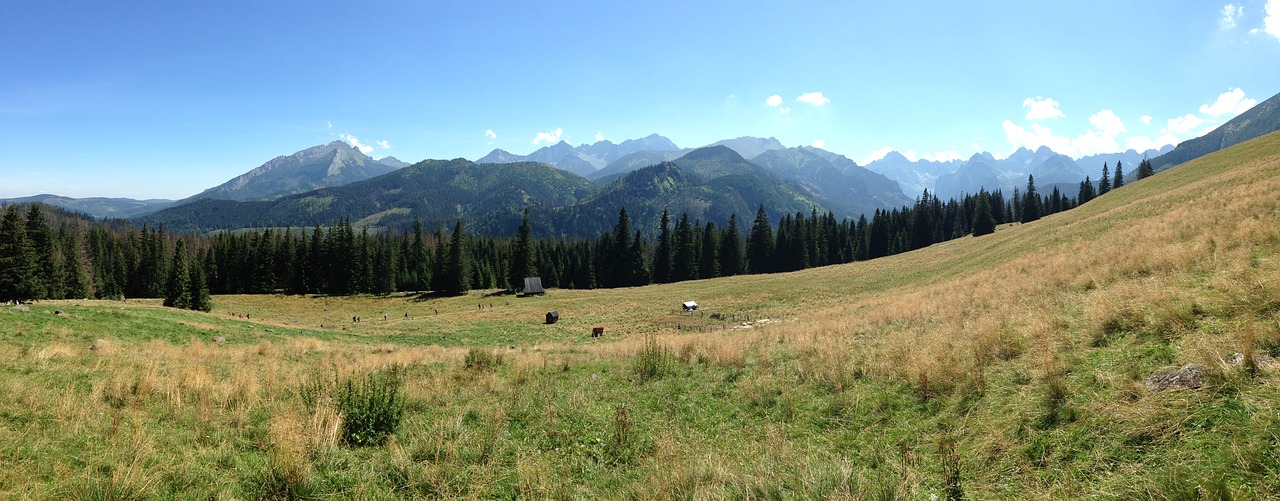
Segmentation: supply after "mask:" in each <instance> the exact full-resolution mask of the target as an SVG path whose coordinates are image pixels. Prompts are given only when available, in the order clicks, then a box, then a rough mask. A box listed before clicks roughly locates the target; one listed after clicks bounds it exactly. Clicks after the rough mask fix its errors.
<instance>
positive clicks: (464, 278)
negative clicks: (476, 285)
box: [445, 220, 471, 295]
mask: <svg viewBox="0 0 1280 501" xmlns="http://www.w3.org/2000/svg"><path fill="white" fill-rule="evenodd" d="M466 245H467V235H466V233H465V230H464V229H463V227H462V221H461V220H459V221H458V222H457V223H454V225H453V238H452V239H451V240H450V241H449V269H448V272H447V273H448V277H449V281H448V282H447V283H446V284H445V292H446V293H449V294H454V295H460V294H465V293H466V292H467V291H469V290H471V281H470V280H469V278H470V275H471V273H470V264H471V263H470V260H469V259H468V256H467V248H466Z"/></svg>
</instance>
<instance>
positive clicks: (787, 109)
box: [778, 106, 791, 120]
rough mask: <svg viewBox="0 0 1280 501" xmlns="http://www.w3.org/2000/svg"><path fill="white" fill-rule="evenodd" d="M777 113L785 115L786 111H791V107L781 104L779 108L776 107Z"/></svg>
mask: <svg viewBox="0 0 1280 501" xmlns="http://www.w3.org/2000/svg"><path fill="white" fill-rule="evenodd" d="M778 113H781V114H783V115H786V114H788V113H791V107H790V106H783V107H781V108H778ZM788 120H790V119H788Z"/></svg>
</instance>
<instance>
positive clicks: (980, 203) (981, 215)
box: [973, 190, 996, 237]
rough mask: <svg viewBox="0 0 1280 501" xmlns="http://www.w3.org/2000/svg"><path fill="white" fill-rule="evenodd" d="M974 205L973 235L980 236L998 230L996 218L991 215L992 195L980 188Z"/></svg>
mask: <svg viewBox="0 0 1280 501" xmlns="http://www.w3.org/2000/svg"><path fill="white" fill-rule="evenodd" d="M977 199H978V200H977V202H975V203H974V205H973V236H975V237H980V236H982V235H989V234H992V233H995V232H996V218H994V217H992V216H991V196H990V195H988V194H987V192H986V190H979V191H978V197H977Z"/></svg>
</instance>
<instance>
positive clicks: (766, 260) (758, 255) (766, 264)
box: [747, 204, 774, 274]
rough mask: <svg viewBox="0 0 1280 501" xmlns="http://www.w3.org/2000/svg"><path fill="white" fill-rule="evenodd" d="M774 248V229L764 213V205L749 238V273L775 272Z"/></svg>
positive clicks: (758, 213) (759, 211)
mask: <svg viewBox="0 0 1280 501" xmlns="http://www.w3.org/2000/svg"><path fill="white" fill-rule="evenodd" d="M773 246H774V241H773V227H772V226H770V225H769V216H767V215H766V214H765V213H764V204H761V205H760V209H759V210H757V211H756V219H755V222H754V223H752V224H751V233H750V236H749V237H748V238H747V273H752V274H756V273H769V272H771V271H773V268H774V265H773Z"/></svg>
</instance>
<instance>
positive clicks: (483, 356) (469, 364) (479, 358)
mask: <svg viewBox="0 0 1280 501" xmlns="http://www.w3.org/2000/svg"><path fill="white" fill-rule="evenodd" d="M499 365H502V355H498V354H495V353H494V352H492V351H490V350H486V349H482V348H472V349H471V350H469V351H467V356H466V358H464V359H463V360H462V366H463V367H464V368H467V369H471V370H476V371H490V370H493V369H496V368H497V367H498V366H499Z"/></svg>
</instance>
